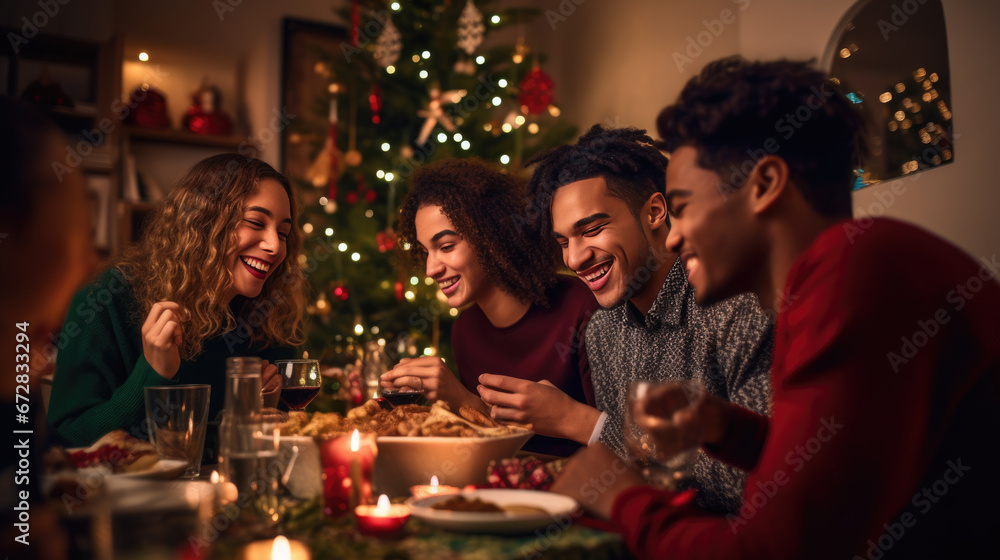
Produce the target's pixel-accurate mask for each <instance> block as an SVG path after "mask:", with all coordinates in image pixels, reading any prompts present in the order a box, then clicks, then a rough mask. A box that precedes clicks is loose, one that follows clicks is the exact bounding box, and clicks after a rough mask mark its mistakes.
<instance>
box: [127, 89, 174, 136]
mask: <svg viewBox="0 0 1000 560" xmlns="http://www.w3.org/2000/svg"><path fill="white" fill-rule="evenodd" d="M123 120H124V121H125V122H126V123H129V124H134V125H137V126H142V127H146V128H170V117H169V116H167V98H166V97H164V96H163V94H162V93H160V92H159V91H157V90H156V89H155V88H152V87H149V86H145V88H144V87H143V86H138V87H136V88H135V89H134V90H132V93H131V94H129V97H128V113H126V114H125V115H124V116H123Z"/></svg>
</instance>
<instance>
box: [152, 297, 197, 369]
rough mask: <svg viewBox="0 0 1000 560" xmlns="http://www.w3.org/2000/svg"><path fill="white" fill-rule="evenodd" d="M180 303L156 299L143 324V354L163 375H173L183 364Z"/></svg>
mask: <svg viewBox="0 0 1000 560" xmlns="http://www.w3.org/2000/svg"><path fill="white" fill-rule="evenodd" d="M183 317H184V313H183V312H182V311H181V306H180V305H177V304H176V303H174V302H172V301H161V302H159V303H154V304H153V307H152V308H151V309H150V310H149V315H147V316H146V321H145V322H143V324H142V329H141V333H142V355H143V356H145V357H146V361H147V362H149V365H150V366H151V367H152V368H153V370H154V371H156V373H158V374H160V377H164V378H166V379H173V378H174V376H175V375H177V370H178V369H180V367H181V355H180V346H181V344H182V343H183V341H184V339H183V336H182V333H181V323H182V322H183V321H186V319H185V318H183Z"/></svg>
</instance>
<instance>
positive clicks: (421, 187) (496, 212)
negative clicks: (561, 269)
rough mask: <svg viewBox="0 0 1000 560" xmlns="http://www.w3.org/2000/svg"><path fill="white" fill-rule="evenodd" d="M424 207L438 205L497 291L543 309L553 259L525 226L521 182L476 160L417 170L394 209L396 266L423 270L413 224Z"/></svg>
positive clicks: (552, 278)
mask: <svg viewBox="0 0 1000 560" xmlns="http://www.w3.org/2000/svg"><path fill="white" fill-rule="evenodd" d="M426 205H436V206H440V207H441V210H442V211H443V212H444V214H445V216H447V217H448V220H450V221H451V223H452V225H454V226H455V231H456V232H458V233H459V234H460V235H461V236H462V237H463V238H464V239H465V240H466V241H468V242H469V243H470V244H471V245H472V249H473V251H474V252H475V254H476V258H477V260H478V261H479V266H480V267H482V269H483V272H485V273H486V274H487V275H488V276H489V277H490V278H491V279H493V280H494V281H495V282H496V284H497V286H498V287H499V288H500V289H501V290H503V291H504V292H506V293H508V294H510V295H512V296H514V297H515V298H517V299H519V300H521V301H523V302H525V303H531V304H539V305H548V290H549V288H551V287H552V286H554V285H555V283H556V255H555V253H554V251H552V250H550V249H549V247H550V245H548V244H547V243H545V242H543V240H542V239H540V238H539V236H538V232H537V230H535V229H534V228H532V227H526V226H527V224H528V221H527V218H526V217H525V215H524V208H525V206H526V203H525V188H524V181H523V180H521V179H519V178H517V177H515V176H513V175H509V174H507V173H504V172H503V171H502V170H501V169H500V167H498V166H496V165H493V164H490V163H487V162H485V161H483V160H481V159H478V158H467V159H449V160H442V161H438V162H435V163H432V164H428V165H426V166H423V167H421V168H419V169H418V170H417V171H416V173H414V175H413V181H412V185H411V187H410V192H409V193H408V194H407V195H406V198H405V199H403V204H402V207H401V208H400V214H399V238H400V243H397V244H396V248H397V251H398V252H399V256H400V257H401V258H400V264H401V266H406V267H418V266H419V267H424V266H426V263H427V252H426V250H425V249H424V248H423V247H421V246H420V244H419V243H417V228H416V223H415V220H416V216H417V210H418V209H420V207H421V206H426ZM407 246H409V249H407V248H406V247H407Z"/></svg>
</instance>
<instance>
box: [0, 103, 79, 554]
mask: <svg viewBox="0 0 1000 560" xmlns="http://www.w3.org/2000/svg"><path fill="white" fill-rule="evenodd" d="M66 148H67V142H66V138H65V137H64V136H63V134H62V132H61V131H60V130H59V129H58V128H57V127H56V126H55V124H53V123H52V122H51V121H50V120H49V119H48V118H47V117H46V116H44V115H43V114H41V113H40V112H39V111H37V110H36V109H35V108H34V107H32V106H29V105H27V104H25V103H23V102H22V101H19V100H15V99H13V98H10V97H2V96H0V171H2V173H3V176H4V180H3V181H2V182H0V199H2V200H3V201H4V202H3V205H2V206H0V233H2V234H3V236H2V238H0V259H2V261H0V262H3V263H5V264H6V272H5V274H4V276H5V279H4V288H3V290H0V301H2V305H0V309H2V310H3V324H2V325H0V333H2V338H3V340H4V344H3V350H2V353H3V363H4V364H5V367H7V368H10V369H8V372H9V373H7V374H6V375H5V376H4V381H3V393H2V395H3V398H2V399H0V400H2V402H3V410H4V411H5V413H7V417H8V418H10V420H8V422H9V424H8V426H9V427H10V430H11V431H13V430H32V433H30V434H15V436H14V439H15V440H16V442H15V447H18V446H20V444H21V443H22V442H25V441H26V442H27V443H28V446H27V449H25V448H24V447H20V448H18V449H16V450H15V451H14V452H12V453H11V454H10V455H7V454H6V453H5V454H4V456H5V457H7V459H4V461H3V467H2V477H0V479H2V480H3V482H2V484H0V486H2V488H3V491H2V492H0V495H2V496H3V500H2V504H3V517H4V529H3V544H2V545H0V555H3V556H4V557H8V556H13V557H15V558H46V559H58V558H64V557H65V556H66V554H67V542H66V538H65V536H64V534H63V533H62V531H61V530H60V529H59V528H58V527H57V521H56V518H55V515H54V513H52V512H50V511H48V510H47V509H45V507H44V506H42V505H40V504H41V501H42V498H43V496H42V495H41V486H40V482H41V477H42V468H41V466H42V462H41V458H42V455H43V454H44V452H45V448H46V446H47V443H48V441H47V432H46V430H45V414H44V412H43V410H42V406H43V405H42V395H41V383H40V382H39V378H40V375H41V372H40V371H39V370H38V369H36V368H37V367H38V365H39V363H44V361H45V360H44V359H37V358H39V356H40V352H39V350H40V349H41V348H42V347H44V346H46V345H47V344H48V343H49V342H50V341H51V340H52V339H51V338H50V337H51V336H53V335H54V333H56V332H57V331H58V330H59V327H60V325H61V324H62V320H63V317H65V316H66V309H67V307H68V306H69V302H70V299H71V298H72V297H73V293H74V292H75V291H76V289H77V288H78V287H79V286H80V284H81V283H82V282H84V281H85V280H86V279H87V278H89V276H90V275H91V274H92V273H93V270H94V267H95V266H96V264H97V259H96V254H95V252H94V248H93V245H92V243H91V231H90V225H91V224H90V208H91V205H90V200H88V197H87V187H86V184H85V182H84V179H83V174H82V173H81V171H80V169H78V168H73V169H70V170H67V171H66V172H58V170H57V169H56V168H55V167H54V166H53V163H62V162H63V161H64V159H65V157H66ZM32 348H33V349H34V350H32ZM11 370H13V371H11ZM25 405H27V407H26V408H27V410H28V413H27V414H25V416H27V421H26V422H24V423H19V422H15V419H16V414H15V412H16V411H20V410H24V408H21V407H24V406H25ZM8 433H11V432H10V431H9V432H8ZM25 452H27V453H28V454H29V456H28V457H27V459H28V461H29V464H30V467H29V468H28V469H24V468H22V465H21V459H22V458H25V456H24V453H25ZM18 471H21V474H17V473H18ZM22 493H26V495H25V494H22ZM25 497H26V498H27V499H26V500H25V499H23V498H25ZM22 501H24V502H27V503H28V504H29V507H30V509H29V512H28V513H29V515H30V518H29V519H28V521H27V523H26V524H25V525H26V526H27V527H28V528H29V530H28V531H27V534H24V533H23V532H22V531H21V530H20V529H18V528H17V527H16V526H15V523H24V522H25V520H24V519H23V518H19V516H20V514H21V512H22V511H23V510H16V509H15V507H16V506H18V504H20V503H21V502H22ZM18 507H19V506H18ZM8 521H9V522H8ZM15 539H17V540H15Z"/></svg>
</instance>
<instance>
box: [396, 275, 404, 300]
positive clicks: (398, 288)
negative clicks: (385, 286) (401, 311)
mask: <svg viewBox="0 0 1000 560" xmlns="http://www.w3.org/2000/svg"><path fill="white" fill-rule="evenodd" d="M394 287H395V289H396V301H403V283H402V282H400V281H399V280H396V285H395V286H394Z"/></svg>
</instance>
